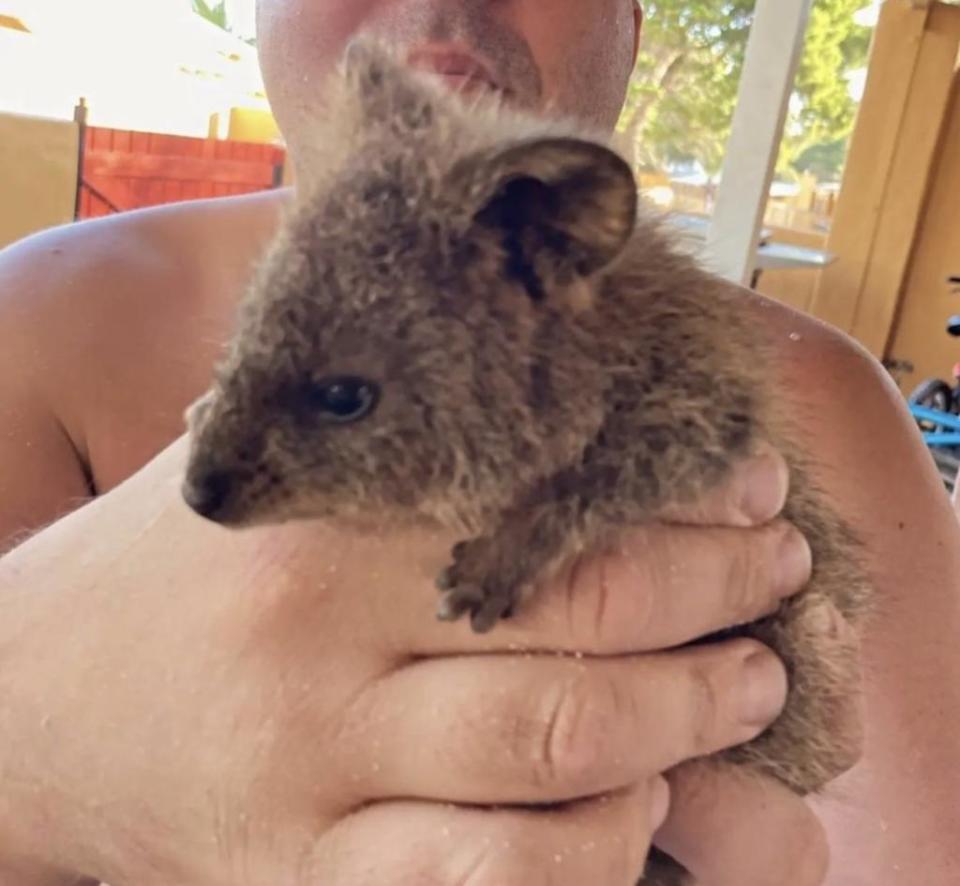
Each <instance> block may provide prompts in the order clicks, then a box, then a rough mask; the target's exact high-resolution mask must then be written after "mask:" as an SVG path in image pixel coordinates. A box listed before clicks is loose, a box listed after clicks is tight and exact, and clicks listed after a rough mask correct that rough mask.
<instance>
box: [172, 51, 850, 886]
mask: <svg viewBox="0 0 960 886" xmlns="http://www.w3.org/2000/svg"><path fill="white" fill-rule="evenodd" d="M326 113H327V114H328V115H329V119H330V125H329V126H325V127H321V126H319V125H318V130H317V132H315V133H300V134H298V136H299V138H300V143H299V145H298V146H297V147H298V151H297V156H298V159H299V161H300V167H299V168H298V170H297V174H298V179H299V182H300V192H299V196H298V199H297V201H296V205H295V207H294V208H293V210H292V211H291V212H290V213H289V216H288V217H287V219H286V220H285V223H284V224H283V226H282V230H281V232H280V233H279V235H278V237H277V239H276V241H275V243H274V244H273V246H272V248H271V250H270V251H269V254H268V255H267V256H266V258H265V260H264V261H263V263H262V265H261V267H260V269H259V272H258V274H257V276H256V279H255V281H254V283H253V284H252V287H251V290H250V292H249V294H248V296H247V298H246V300H245V303H244V309H243V312H242V318H241V322H240V328H239V330H238V334H237V336H236V338H235V340H234V342H233V346H232V348H231V350H230V353H229V355H228V356H227V357H226V359H225V360H224V362H223V364H222V365H221V366H220V367H219V369H218V372H217V378H216V383H215V385H214V386H213V388H212V389H211V391H210V393H209V394H208V395H207V396H206V397H205V398H204V399H203V400H202V401H200V403H198V404H197V405H196V406H195V407H194V408H193V409H192V411H191V414H190V426H191V431H192V438H193V442H192V453H191V461H190V466H189V470H188V478H187V481H186V484H185V494H186V495H187V497H188V499H192V500H196V496H197V494H198V493H197V490H198V489H202V487H203V484H204V483H205V482H208V481H209V478H210V477H211V476H212V475H218V476H219V477H220V478H221V481H222V482H223V483H228V484H229V496H228V497H227V498H226V499H225V501H224V503H223V507H222V508H221V509H220V511H218V513H217V515H216V519H218V520H220V521H221V522H224V523H227V524H231V525H248V524H251V523H258V522H275V521H279V520H285V519H292V518H296V517H301V516H310V517H328V518H338V519H350V520H354V521H358V522H360V523H363V524H372V523H377V524H380V525H383V524H385V523H390V522H403V521H411V520H422V521H429V522H433V523H439V524H442V525H445V526H448V527H454V528H456V529H459V530H460V531H462V532H463V533H464V535H465V536H466V537H467V539H466V541H465V542H464V543H463V544H461V545H458V546H457V548H456V549H455V550H454V555H453V562H452V564H451V566H450V568H449V569H448V570H447V571H446V572H445V573H444V575H443V576H441V578H440V585H441V587H442V589H443V590H444V595H443V597H442V606H441V612H442V614H443V616H444V617H448V618H456V617H459V616H460V615H463V614H465V613H468V612H469V613H470V615H471V618H472V620H473V624H474V627H475V628H476V629H478V630H488V629H490V628H491V627H492V626H493V625H494V624H495V623H496V621H497V620H498V619H499V618H500V617H502V616H504V615H506V614H508V613H509V611H510V609H511V607H512V606H514V605H515V604H516V602H517V594H518V593H519V591H520V590H521V589H522V588H525V587H529V586H530V585H531V584H532V582H533V580H534V579H542V578H543V577H544V576H546V575H547V574H549V573H550V572H551V571H552V570H555V569H557V568H558V567H560V566H561V565H562V564H564V563H565V562H567V561H569V559H570V558H571V557H572V556H574V555H575V554H577V553H578V552H580V551H582V550H585V549H589V550H592V549H596V548H599V547H603V546H606V545H609V544H614V543H615V542H616V539H617V537H618V536H619V535H620V533H621V532H622V531H623V529H624V528H625V527H629V526H631V525H637V524H642V523H644V522H647V521H650V520H652V519H654V518H655V517H656V515H657V513H658V512H659V511H660V510H661V509H662V508H663V506H664V505H665V504H668V503H677V502H685V501H691V500H693V499H694V498H695V497H696V496H698V495H700V494H702V493H703V491H704V490H705V489H707V488H709V487H710V486H712V485H714V484H717V483H719V482H721V481H722V480H723V479H724V478H725V476H726V475H727V473H728V471H729V470H730V468H731V466H732V465H733V464H734V463H735V462H736V461H737V460H739V459H741V458H742V457H744V456H746V455H748V454H749V453H750V452H751V450H752V449H753V448H754V447H755V446H756V445H757V443H758V442H759V441H761V440H764V441H770V442H772V443H773V444H774V445H776V446H778V447H780V448H781V450H782V451H784V452H785V453H786V454H787V456H788V457H789V461H790V464H791V469H792V484H793V485H792V491H791V494H790V497H789V501H788V506H787V515H788V516H789V517H790V518H791V519H792V520H793V521H794V522H795V523H796V524H797V525H798V526H799V527H800V528H801V529H802V530H803V531H804V532H805V533H806V535H807V537H808V539H809V540H810V543H811V546H812V548H813V552H814V562H815V574H814V578H813V581H812V583H811V585H810V586H809V588H808V589H807V591H806V592H805V593H804V594H803V595H801V596H800V597H798V598H796V599H794V600H791V601H790V602H788V603H786V604H784V606H783V608H782V609H781V611H780V612H779V613H778V614H777V615H776V616H774V617H772V618H768V619H766V620H764V621H763V622H761V623H758V624H753V625H749V626H746V627H744V628H742V629H739V630H737V631H735V632H731V633H736V634H746V635H749V636H753V637H758V638H760V639H761V640H763V641H765V642H767V643H769V644H770V645H771V646H772V647H773V648H774V649H775V650H777V651H778V652H779V653H780V654H781V656H783V658H784V659H785V661H786V662H787V663H788V667H789V670H790V677H791V690H790V696H789V701H788V705H787V709H786V711H785V713H784V714H783V716H782V717H781V718H780V719H779V720H778V722H777V723H776V724H775V725H774V726H773V727H772V728H771V729H770V730H768V731H767V732H766V733H765V734H764V735H763V736H761V737H760V738H759V739H757V740H756V741H754V742H752V743H751V744H749V745H747V746H746V747H743V748H739V749H737V750H734V751H731V752H729V753H727V754H725V755H723V756H724V759H726V760H730V761H733V762H736V763H740V764H745V765H748V766H750V767H752V768H753V769H755V770H757V771H759V772H765V773H769V774H772V775H774V776H776V777H777V778H779V779H781V780H782V781H783V782H785V783H786V784H787V785H789V786H790V787H791V788H793V789H794V790H796V791H797V792H799V793H807V792H809V791H812V790H815V789H818V788H820V787H821V786H822V785H824V784H825V783H826V782H827V781H828V780H830V779H831V778H833V777H835V776H836V775H837V774H839V773H840V772H841V771H842V770H843V769H845V768H846V767H847V765H848V764H849V762H850V757H849V753H848V750H847V747H846V746H845V745H844V744H843V743H842V742H840V741H839V740H838V739H837V738H836V737H835V735H834V724H835V723H836V722H837V720H838V718H839V716H840V715H839V707H840V705H841V703H842V700H843V699H844V698H845V697H846V693H847V690H848V689H849V687H850V684H851V682H852V680H853V679H854V674H855V663H854V658H853V656H852V654H849V653H848V652H847V651H845V650H844V649H843V648H842V647H841V646H840V644H838V643H837V641H836V639H835V638H834V637H833V635H832V634H831V631H830V629H829V627H830V626H829V624H825V623H824V607H823V606H822V604H823V602H824V601H825V600H828V601H831V602H832V603H833V604H834V605H835V606H837V607H838V608H839V610H840V611H841V612H842V613H843V614H844V615H845V616H848V617H855V616H856V615H857V614H858V613H859V612H860V610H861V608H862V605H863V602H864V600H865V598H866V588H865V584H864V581H863V578H862V574H861V571H860V569H859V568H858V567H857V565H856V556H855V553H856V544H855V541H854V539H853V537H852V535H851V533H850V532H849V530H847V529H846V528H845V527H844V526H843V525H842V523H841V521H839V520H838V519H837V517H836V516H835V515H833V514H832V513H831V512H830V509H829V508H828V507H827V506H826V504H825V503H824V500H823V497H822V496H821V495H820V494H819V493H818V492H817V490H815V489H814V488H813V486H812V484H811V482H810V480H809V471H808V470H807V469H806V468H805V466H804V465H803V463H802V461H801V459H800V458H799V457H798V454H797V453H795V452H794V451H793V447H792V446H791V445H790V442H789V434H788V429H787V428H786V427H785V425H784V422H783V421H782V420H781V419H780V418H778V417H777V416H776V414H775V412H774V409H773V404H772V402H771V399H770V392H769V391H768V390H767V385H766V383H765V377H766V374H767V372H768V367H769V365H770V358H769V354H768V353H766V352H765V348H764V346H763V345H762V344H761V343H760V342H759V341H758V337H757V336H756V335H754V334H752V333H751V330H749V329H747V328H745V324H744V323H743V321H742V319H741V316H742V313H743V311H742V305H741V302H740V301H739V299H740V296H739V295H738V294H737V292H736V290H734V289H732V288H731V287H729V286H727V285H726V284H724V283H722V282H721V281H718V280H717V279H715V278H714V277H712V276H710V275H708V274H706V273H704V272H703V271H702V270H700V269H699V268H698V267H697V265H696V264H695V263H694V262H693V261H692V260H690V259H689V258H687V257H685V255H684V254H683V253H682V252H681V251H679V250H678V249H676V248H675V246H674V245H673V243H672V242H671V238H670V237H669V236H667V235H666V234H665V233H664V231H663V230H662V229H661V227H660V226H659V225H658V223H657V222H656V220H655V219H653V218H652V217H650V216H649V215H648V214H647V211H646V210H645V209H642V208H641V209H640V211H639V214H638V212H637V206H636V190H635V186H634V183H633V178H632V176H631V175H630V172H629V169H628V168H627V167H626V166H625V164H624V163H623V161H622V160H620V159H619V158H618V157H617V156H616V155H615V154H614V153H613V152H612V151H610V150H609V149H608V148H607V147H605V146H604V145H603V143H602V140H600V139H597V138H593V137H585V136H584V135H583V133H582V132H580V131H578V130H577V129H576V127H573V126H571V125H569V124H566V123H563V122H556V121H553V122H547V121H544V120H542V119H534V118H531V117H527V116H522V115H519V114H516V113H513V112H508V111H506V110H504V109H502V108H500V107H498V104H497V102H496V100H494V99H482V100H478V101H476V102H474V103H473V104H471V105H469V106H468V105H466V104H465V103H464V102H463V101H462V100H460V99H458V98H455V97H451V96H447V95H444V94H442V93H441V92H440V91H439V90H438V89H436V88H434V87H433V85H432V84H428V83H426V82H424V81H423V80H422V79H420V78H418V77H417V76H416V75H413V74H411V73H409V72H406V71H403V70H401V69H400V68H398V67H396V66H395V65H394V64H393V63H392V62H391V61H390V60H389V59H388V58H387V57H385V56H384V55H383V54H381V53H380V52H378V51H376V50H375V49H373V48H370V47H355V48H354V49H353V50H352V51H351V52H350V54H349V56H348V61H347V63H346V66H345V73H344V75H343V76H342V77H339V78H338V79H337V80H336V82H335V84H334V86H333V88H332V89H331V93H330V96H329V102H328V105H327V111H326ZM344 375H348V376H357V377H361V378H363V379H367V380H370V381H372V382H374V383H376V385H378V386H379V400H378V402H377V406H376V408H375V409H374V411H373V412H372V413H371V414H370V415H368V416H367V417H365V418H363V419H361V420H359V421H356V422H352V423H348V424H334V423H331V422H330V420H329V418H330V417H329V414H328V413H326V412H324V411H323V409H322V408H320V407H318V405H317V404H318V400H317V397H318V396H320V395H318V393H317V387H316V384H317V383H318V382H322V381H323V379H325V378H329V377H332V376H344ZM224 478H227V479H224ZM648 877H649V879H648V880H647V881H645V882H648V883H650V884H656V886H672V884H676V883H679V882H680V881H681V879H682V872H681V871H680V870H679V868H678V867H677V866H676V865H674V864H673V863H672V862H670V861H669V859H666V858H665V857H664V856H661V855H658V854H654V856H653V857H652V859H651V866H650V871H649V873H648Z"/></svg>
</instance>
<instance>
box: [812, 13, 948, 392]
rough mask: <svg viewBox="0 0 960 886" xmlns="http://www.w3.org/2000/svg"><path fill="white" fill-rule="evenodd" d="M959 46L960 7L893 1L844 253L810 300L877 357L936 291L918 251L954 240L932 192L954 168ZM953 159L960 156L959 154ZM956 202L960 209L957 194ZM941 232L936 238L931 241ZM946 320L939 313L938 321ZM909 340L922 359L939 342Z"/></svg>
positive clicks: (842, 206) (845, 219)
mask: <svg viewBox="0 0 960 886" xmlns="http://www.w3.org/2000/svg"><path fill="white" fill-rule="evenodd" d="M958 51H960V7H958V6H948V5H946V4H943V3H936V2H934V3H930V4H929V5H927V4H916V3H914V2H912V0H886V2H885V3H884V5H883V8H882V11H881V15H880V22H879V25H878V27H877V32H876V35H875V38H874V45H873V49H872V51H871V59H870V72H869V77H868V80H867V87H866V92H865V94H864V99H863V103H862V105H861V108H860V113H859V115H858V118H857V126H856V129H855V131H854V135H853V139H852V141H851V146H850V153H849V157H848V159H847V171H846V174H845V176H844V182H843V189H842V191H841V194H840V198H839V201H838V203H837V207H836V212H835V213H834V218H833V226H832V229H831V233H830V237H829V240H828V242H827V249H828V250H829V251H830V252H833V253H835V254H836V255H837V256H838V257H839V258H838V261H837V262H835V263H834V264H833V265H831V266H830V267H829V268H827V269H826V270H825V271H823V273H822V274H821V279H820V283H819V285H818V287H817V290H816V292H815V294H814V297H813V299H812V302H811V305H810V310H811V312H812V313H814V314H816V315H817V316H818V317H820V318H821V319H824V320H826V321H827V322H829V323H832V324H834V325H835V326H838V327H839V328H841V329H843V330H845V331H846V332H849V333H850V334H851V335H853V336H854V337H855V338H857V339H859V340H860V342H862V343H863V344H864V345H865V346H866V347H867V348H868V349H869V350H870V351H872V352H873V354H875V355H876V356H877V357H886V356H888V354H889V349H890V344H891V340H892V339H893V338H895V337H896V330H897V325H898V322H899V321H898V317H903V318H906V317H907V316H908V314H910V312H911V310H912V308H913V307H917V306H916V305H914V301H915V300H916V299H918V298H928V296H921V293H920V289H919V288H918V287H917V286H914V287H910V286H909V276H910V273H911V271H910V269H911V267H912V266H913V265H914V263H915V259H916V257H917V256H918V255H919V254H920V252H921V251H922V250H923V249H932V250H934V251H936V250H937V249H940V248H943V246H944V244H943V243H941V242H940V241H941V240H942V238H944V237H945V236H946V232H945V226H943V225H936V226H931V225H926V224H925V223H924V221H925V216H926V211H927V196H928V194H930V193H932V189H935V188H937V187H941V185H940V180H941V179H942V178H943V177H944V175H945V174H946V172H945V168H944V167H943V165H942V162H941V155H942V151H943V144H944V142H943V134H944V131H945V127H946V126H947V125H948V120H949V117H950V113H951V107H952V105H953V103H954V99H953V96H954V82H955V72H956V69H957V61H958ZM943 162H945V163H950V164H955V163H957V162H960V160H958V159H957V156H956V153H955V154H954V156H953V158H952V159H950V158H946V159H944V160H943ZM951 168H952V167H951ZM951 202H952V207H953V213H954V217H955V218H957V217H960V203H958V201H957V198H956V197H954V198H953V200H952V201H951ZM944 211H949V209H945V210H944ZM931 238H932V239H933V240H934V241H936V242H935V243H932V244H931V243H930V242H926V241H930V240H931ZM954 242H956V241H954ZM905 297H907V298H908V300H909V304H907V303H905V302H904V299H905ZM928 307H929V303H928ZM917 309H918V310H921V308H919V307H917ZM923 309H925V308H923ZM941 319H942V318H931V329H932V328H934V327H935V326H936V324H937V323H941ZM904 342H907V343H908V345H909V347H908V348H907V347H904V349H903V351H902V352H901V351H900V350H899V349H898V353H897V354H896V356H897V357H900V358H901V359H906V360H912V361H914V362H917V363H921V362H923V361H924V360H925V359H926V354H925V351H926V349H928V348H930V347H935V346H937V342H936V341H935V340H933V339H930V338H925V340H923V341H921V337H920V336H914V337H913V338H908V339H903V340H902V341H901V345H902V344H903V343H904ZM908 383H909V382H908Z"/></svg>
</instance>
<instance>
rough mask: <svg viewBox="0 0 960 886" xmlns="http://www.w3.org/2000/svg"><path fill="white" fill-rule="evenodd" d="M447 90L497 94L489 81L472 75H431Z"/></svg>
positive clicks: (495, 88)
mask: <svg viewBox="0 0 960 886" xmlns="http://www.w3.org/2000/svg"><path fill="white" fill-rule="evenodd" d="M433 76H434V77H436V78H437V79H439V80H440V81H442V82H443V83H444V84H446V86H447V87H448V88H449V89H452V90H454V91H456V92H499V91H500V90H499V89H498V88H497V87H496V86H494V85H493V84H492V83H491V82H490V81H489V80H484V79H483V78H482V77H477V76H475V75H474V74H433Z"/></svg>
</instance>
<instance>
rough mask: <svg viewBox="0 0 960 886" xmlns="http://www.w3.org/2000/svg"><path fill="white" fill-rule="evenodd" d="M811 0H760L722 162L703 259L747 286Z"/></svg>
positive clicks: (754, 258)
mask: <svg viewBox="0 0 960 886" xmlns="http://www.w3.org/2000/svg"><path fill="white" fill-rule="evenodd" d="M811 3H812V0H757V7H756V12H755V13H754V20H753V27H752V28H751V29H750V39H749V41H748V42H747V55H746V59H745V61H744V65H743V76H742V79H741V81H740V95H739V99H738V101H737V108H736V112H735V113H734V118H733V130H732V132H731V134H730V142H729V144H728V145H727V154H726V158H725V160H724V164H723V180H722V182H721V184H720V191H719V194H718V195H717V205H716V209H715V211H714V213H713V221H712V224H711V226H710V233H709V234H708V236H707V249H706V260H707V264H708V266H709V267H710V268H711V270H713V271H716V272H717V273H719V274H722V275H723V276H724V277H727V278H729V279H730V280H733V281H735V282H737V283H742V284H744V285H747V284H749V283H750V280H751V278H752V276H753V271H754V265H755V261H756V253H757V246H758V245H759V239H760V230H761V228H762V226H763V216H764V212H765V210H766V207H767V199H768V197H769V194H770V183H771V181H772V180H773V172H774V168H775V167H776V163H777V156H778V154H779V150H780V141H781V138H782V136H783V125H784V122H785V120H786V116H787V109H788V107H789V103H790V96H791V94H792V92H793V84H794V79H795V77H796V72H797V65H798V64H799V61H800V52H801V50H802V48H803V42H804V37H805V36H806V31H807V20H808V18H809V16H810V6H811Z"/></svg>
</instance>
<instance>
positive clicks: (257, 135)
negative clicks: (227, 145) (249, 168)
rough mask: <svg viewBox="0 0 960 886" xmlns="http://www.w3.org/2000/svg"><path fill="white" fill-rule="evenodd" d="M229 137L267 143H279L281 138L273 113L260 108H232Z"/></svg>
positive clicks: (235, 139)
mask: <svg viewBox="0 0 960 886" xmlns="http://www.w3.org/2000/svg"><path fill="white" fill-rule="evenodd" d="M227 138H229V139H232V140H234V141H238V142H255V143H257V144H267V145H272V144H277V143H278V142H279V141H280V139H281V137H280V129H279V127H278V126H277V121H276V120H275V119H274V118H273V114H271V113H270V112H269V111H261V110H259V109H258V108H231V109H230V122H229V125H228V128H227Z"/></svg>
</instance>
